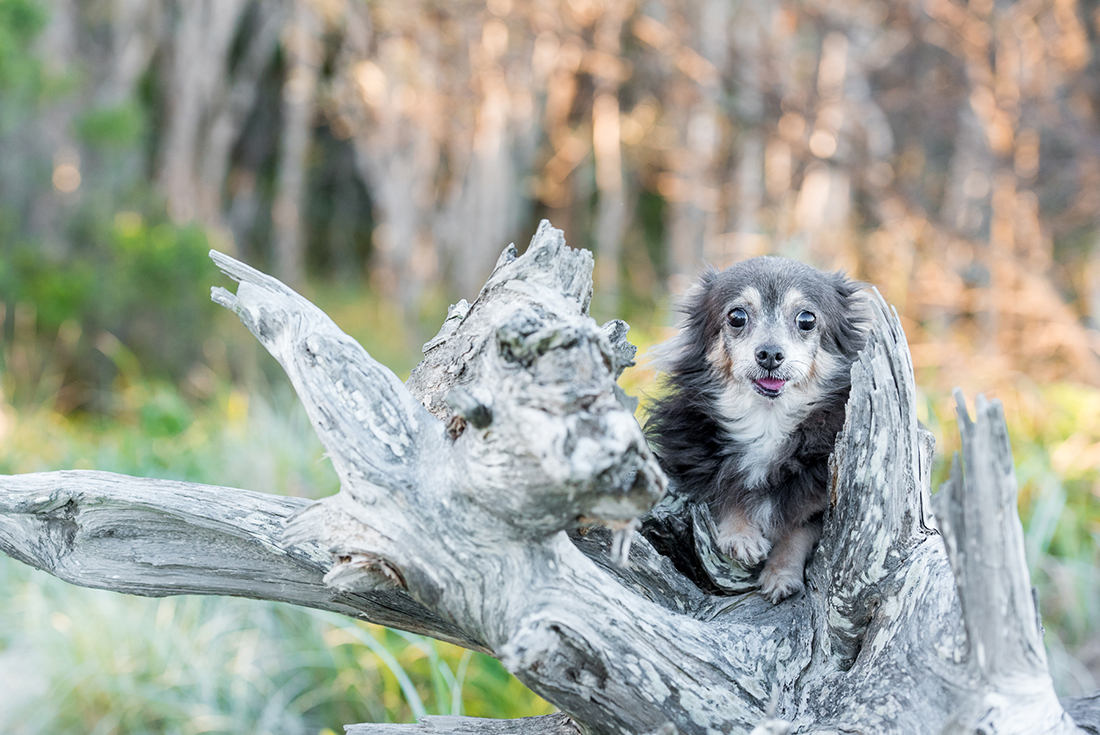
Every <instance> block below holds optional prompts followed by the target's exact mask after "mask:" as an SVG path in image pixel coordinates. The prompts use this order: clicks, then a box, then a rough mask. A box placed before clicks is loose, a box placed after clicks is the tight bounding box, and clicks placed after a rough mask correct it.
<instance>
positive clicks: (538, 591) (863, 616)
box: [0, 223, 1100, 735]
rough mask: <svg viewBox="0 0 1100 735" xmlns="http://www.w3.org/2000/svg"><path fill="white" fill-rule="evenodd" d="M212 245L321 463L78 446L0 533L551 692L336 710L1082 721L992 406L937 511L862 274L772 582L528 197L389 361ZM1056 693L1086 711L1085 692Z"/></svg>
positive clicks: (95, 568)
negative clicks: (237, 475)
mask: <svg viewBox="0 0 1100 735" xmlns="http://www.w3.org/2000/svg"><path fill="white" fill-rule="evenodd" d="M212 255H213V257H214V260H215V262H216V263H217V264H218V265H219V266H220V267H221V268H222V269H223V270H224V271H225V272H226V273H227V274H229V275H230V276H231V277H233V278H234V279H235V280H237V281H238V282H239V284H240V285H239V287H238V288H237V292H236V294H233V293H230V292H229V291H227V290H224V289H215V290H214V300H215V301H216V302H218V303H219V304H221V305H223V306H225V307H226V308H229V309H231V310H233V311H234V312H235V313H237V314H238V315H239V316H240V318H241V320H242V321H243V322H244V324H245V325H246V326H247V327H248V328H249V329H250V330H251V331H252V332H253V334H255V335H256V337H257V338H258V339H259V340H260V341H261V342H262V343H263V344H264V346H265V347H267V348H268V350H269V351H270V352H271V353H272V354H273V355H274V356H275V357H276V359H278V360H279V362H280V363H281V364H282V365H283V367H284V369H285V370H286V372H287V374H288V375H289V376H290V379H291V381H292V382H293V384H294V386H295V388H296V389H297V391H298V394H299V396H300V397H301V399H302V401H303V403H304V404H305V405H306V408H307V412H308V414H309V417H310V420H311V422H312V424H313V426H314V428H315V430H316V431H317V433H318V435H319V436H320V438H321V441H322V443H323V444H324V445H325V447H326V449H327V450H328V454H329V456H330V457H331V458H332V461H333V465H334V467H335V468H336V471H337V473H338V474H339V476H340V480H341V490H340V492H339V493H338V494H336V495H335V496H332V497H330V498H326V499H324V500H322V501H320V502H317V503H314V504H309V505H303V504H302V501H294V500H291V499H285V498H273V497H271V496H265V495H262V494H255V493H244V492H243V491H238V490H230V489H227V488H208V487H203V486H195V485H189V484H186V483H167V482H157V481H150V480H138V479H133V478H122V477H120V476H117V475H107V474H105V473H94V472H65V473H45V474H40V475H26V476H20V477H9V478H3V479H0V489H2V490H3V493H2V494H0V548H2V549H3V550H4V551H5V552H6V553H9V554H10V555H12V556H14V557H15V558H18V559H20V560H22V561H25V562H26V563H29V564H32V565H34V566H36V567H39V568H42V569H46V570H47V571H50V572H51V573H54V574H56V575H57V576H59V577H62V578H64V579H68V580H70V581H72V582H75V583H77V584H84V585H88V586H99V587H108V588H112V589H119V590H120V591H127V592H133V593H137V594H153V595H158V594H178V593H182V592H199V593H207V594H239V595H244V596H249V597H258V598H269V599H284V600H288V601H292V602H297V603H298V604H306V605H311V606H314V607H322V608H324V609H330V610H339V611H341V612H346V613H350V614H355V615H358V616H359V617H364V618H366V619H370V620H374V621H376V622H382V623H385V624H388V625H395V626H397V627H403V628H405V629H408V630H417V631H418V632H426V633H428V634H429V635H434V636H437V637H440V638H443V639H445V640H451V641H456V642H460V643H462V644H463V645H468V646H471V647H474V648H478V649H479V650H485V651H488V652H490V653H492V654H493V655H495V656H497V657H498V658H500V659H501V661H502V662H503V663H504V665H505V666H506V667H507V668H508V669H509V670H510V671H512V672H513V673H515V674H516V675H517V676H518V677H519V678H520V679H522V680H523V681H524V682H525V683H527V684H528V685H529V686H531V687H532V688H533V689H534V690H535V691H537V692H538V693H539V694H541V695H542V696H544V697H546V698H547V699H548V700H550V701H551V702H553V703H554V704H556V705H557V706H559V707H560V708H561V709H562V711H563V713H565V714H564V715H557V716H551V717H549V718H534V719H531V720H525V721H515V722H510V723H503V724H502V723H478V722H476V721H474V720H471V719H470V718H428V719H426V720H425V722H423V723H421V724H418V725H408V726H393V725H377V726H367V725H358V726H354V727H353V728H352V729H351V730H350V732H360V733H389V732H407V733H417V732H451V733H463V732H517V733H519V732H539V733H558V732H571V731H583V732H590V733H665V734H668V733H712V732H750V731H754V732H771V733H776V732H784V731H786V730H788V729H789V730H791V731H794V732H874V733H899V735H900V734H902V733H904V734H906V735H908V734H910V733H940V732H948V733H956V732H976V731H977V732H996V733H1037V732H1043V733H1062V732H1066V733H1069V732H1080V731H1081V730H1080V729H1079V728H1078V727H1077V725H1076V724H1075V723H1074V720H1073V719H1071V718H1070V715H1069V714H1067V712H1066V710H1063V705H1062V704H1061V703H1059V701H1058V700H1057V698H1056V697H1055V696H1054V693H1053V688H1052V686H1051V685H1050V678H1049V675H1048V674H1047V671H1046V660H1045V656H1044V654H1043V650H1042V642H1041V629H1040V627H1039V625H1038V618H1037V614H1036V610H1035V607H1034V602H1033V599H1032V596H1031V593H1030V582H1029V580H1028V575H1027V567H1026V565H1025V564H1024V559H1023V544H1022V536H1021V533H1020V529H1019V519H1018V517H1017V515H1016V513H1015V485H1014V481H1013V479H1012V462H1011V454H1010V451H1009V446H1008V441H1007V436H1006V434H1005V431H1004V422H1003V416H1002V415H1001V410H1000V406H999V404H998V403H992V404H991V403H988V402H985V401H984V399H979V401H978V405H977V417H976V420H975V421H973V422H971V421H970V420H969V418H968V417H967V416H966V415H965V412H964V413H963V420H962V421H961V422H960V426H961V431H962V435H963V458H962V459H963V461H962V462H961V463H959V462H956V468H955V471H954V472H953V473H952V480H951V481H950V482H949V483H948V485H947V486H946V487H945V489H944V490H943V492H941V493H940V495H939V496H938V497H939V498H940V500H937V503H939V506H938V511H939V514H938V518H939V521H940V524H939V528H942V531H941V530H939V528H938V527H937V523H936V521H935V520H934V518H933V515H932V510H931V507H932V503H931V502H930V500H929V466H930V461H931V453H932V442H931V438H930V435H929V434H928V433H927V432H924V431H923V430H921V429H920V428H919V426H918V425H917V421H916V413H915V400H914V399H915V389H914V383H913V371H912V364H911V361H910V359H909V355H908V350H907V347H906V343H905V339H904V334H903V333H902V330H901V327H900V324H899V322H898V319H897V316H896V314H894V313H893V312H892V310H890V309H889V308H888V307H887V306H886V304H885V303H884V302H883V301H882V299H881V298H877V297H876V298H875V299H873V300H872V301H873V311H874V326H873V329H872V334H871V336H870V339H869V342H868V345H867V348H866V349H865V350H864V352H863V353H862V354H861V356H860V358H859V360H858V361H857V363H856V364H855V365H854V366H853V374H852V377H853V381H852V383H853V389H852V394H851V399H850V401H849V405H848V413H847V419H846V424H845V428H844V430H843V432H842V433H841V435H840V437H839V438H838V441H837V449H836V452H835V454H834V457H833V459H832V462H831V469H832V482H831V488H830V489H831V495H832V503H831V506H830V508H829V509H828V511H827V513H826V519H825V530H824V535H823V537H822V540H821V543H820V546H819V547H818V549H817V551H816V552H815V554H814V557H813V559H812V561H811V563H810V565H809V567H808V569H807V580H808V585H807V589H806V591H805V592H804V593H801V594H798V595H796V596H794V597H792V598H790V599H788V600H785V601H783V602H781V603H780V604H778V605H772V604H770V603H768V602H767V601H766V600H764V599H763V598H762V597H761V596H760V595H758V594H757V593H756V591H755V577H754V575H753V573H752V570H744V569H740V568H738V567H737V566H735V565H734V564H732V563H731V562H730V561H729V560H728V559H726V558H725V557H723V556H722V555H721V554H720V553H719V551H718V549H717V546H716V544H715V542H714V532H713V524H712V522H711V520H710V518H709V516H708V514H707V513H706V511H705V510H704V509H702V508H700V507H698V506H693V505H691V504H690V503H689V502H687V501H686V500H685V499H684V498H682V497H678V496H677V495H676V492H675V488H674V487H673V488H668V490H669V492H668V494H667V495H666V487H665V480H664V476H663V475H662V473H661V472H660V470H659V468H658V467H657V464H656V462H655V459H654V457H653V455H652V454H651V452H650V450H649V448H648V446H647V445H646V443H645V441H644V438H643V436H642V434H641V430H640V428H639V427H638V425H637V423H636V422H635V421H634V418H633V415H632V414H633V402H632V400H631V399H629V398H628V397H627V396H625V394H623V393H622V391H621V390H620V389H619V388H618V386H617V385H616V383H615V379H616V378H617V377H618V375H619V373H620V372H621V370H622V369H623V368H624V367H626V366H627V365H628V364H629V363H630V362H631V360H632V358H633V350H632V348H631V347H630V345H629V343H627V342H626V339H625V334H626V326H625V324H623V323H621V322H611V323H609V324H607V325H604V326H603V327H599V326H597V325H596V324H595V322H593V321H592V320H591V318H589V317H588V316H587V308H588V302H589V299H590V298H591V287H592V283H591V271H592V258H591V256H590V255H589V254H588V253H587V252H585V251H573V250H570V249H569V248H567V247H566V246H565V243H564V240H563V239H562V236H561V233H560V232H559V231H557V230H554V229H552V228H550V227H549V226H548V224H546V223H544V224H543V225H542V226H541V227H540V229H539V232H538V233H537V234H536V236H535V239H534V240H533V241H532V243H531V246H530V247H529V249H528V251H527V252H526V253H525V254H524V255H523V256H522V257H520V256H517V254H516V251H515V249H514V248H511V247H510V248H508V249H506V250H505V252H504V253H503V254H502V255H501V257H500V260H499V261H498V263H497V266H496V268H495V270H494V271H493V274H492V275H491V276H490V278H489V280H488V282H487V283H486V285H485V287H484V288H483V289H482V291H481V293H480V294H479V296H478V298H477V299H476V300H475V301H474V302H473V303H472V304H467V303H465V302H461V303H460V304H458V305H456V306H455V307H452V309H451V311H450V313H449V314H448V317H447V319H446V321H445V322H444V324H443V327H442V329H441V330H440V333H439V335H437V337H436V338H435V339H433V340H432V341H431V342H429V343H428V344H427V345H426V346H425V360H424V362H423V363H422V364H421V365H420V366H419V367H418V368H417V370H416V371H414V373H413V375H412V377H411V378H410V379H409V382H408V385H407V386H406V385H404V384H402V383H401V382H400V381H399V380H398V379H397V378H396V377H395V376H394V375H393V373H392V372H390V371H389V370H388V369H386V368H385V367H383V366H381V365H379V364H378V363H377V362H375V361H374V360H373V359H372V358H371V357H370V356H369V355H368V354H367V353H366V352H365V351H364V350H363V349H362V348H361V347H360V346H359V345H358V344H356V343H355V342H354V340H352V339H351V338H350V337H348V336H347V335H345V334H343V333H342V332H340V331H339V329H338V328H337V327H336V326H335V324H333V323H332V321H331V320H329V319H328V317H326V316H325V315H324V314H323V313H321V312H320V311H319V310H318V309H317V308H316V307H315V306H313V305H312V304H310V303H309V302H308V301H306V300H305V299H303V298H302V297H301V296H299V295H297V294H295V293H294V292H293V291H291V290H290V289H289V288H287V287H286V286H284V285H283V284H281V283H280V282H278V281H276V280H274V279H272V278H270V277H268V276H265V275H263V274H261V273H259V272H257V271H255V270H253V269H251V268H249V267H248V266H245V265H243V264H241V263H239V262H237V261H235V260H233V259H231V258H228V257H226V256H224V255H221V254H219V253H213V254H212ZM963 465H965V469H966V475H965V477H964V476H963V474H962V466H963ZM662 497H663V499H662ZM641 516H645V523H644V526H643V527H642V529H641V532H638V531H636V530H635V529H636V527H637V522H636V519H638V518H639V517H641ZM288 518H289V520H288V521H287V523H286V530H285V534H284V535H283V537H282V538H280V537H279V531H280V529H281V528H282V524H283V523H284V521H286V520H287V519H288ZM196 536H198V537H199V538H202V539H204V541H203V543H201V544H198V545H196V544H194V543H192V542H191V541H192V539H193V538H195V537H196ZM184 539H186V540H187V541H188V542H189V543H188V544H187V545H186V548H184V545H183V544H182V540H184ZM945 541H946V543H945ZM196 546H197V548H198V549H199V550H198V551H196ZM326 553H327V554H328V556H329V558H330V559H331V566H330V568H329V569H328V571H327V573H325V574H324V578H323V585H322V583H321V582H320V581H319V577H320V575H321V574H322V570H323V569H324V568H325V567H326V558H325V555H326ZM1066 707H1067V708H1068V709H1069V711H1070V712H1071V713H1072V714H1073V717H1075V718H1077V719H1078V721H1080V722H1081V724H1082V725H1084V726H1086V727H1089V728H1090V729H1091V730H1092V731H1095V724H1096V722H1097V720H1098V717H1097V711H1098V709H1100V708H1098V707H1097V701H1096V698H1095V697H1093V698H1081V699H1078V700H1074V701H1072V702H1068V703H1066ZM565 715H567V716H568V717H566V716H565ZM574 727H575V728H576V730H571V729H570V728H574ZM754 728H756V729H755V730H754Z"/></svg>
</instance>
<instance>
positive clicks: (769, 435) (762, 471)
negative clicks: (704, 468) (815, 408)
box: [714, 386, 810, 490]
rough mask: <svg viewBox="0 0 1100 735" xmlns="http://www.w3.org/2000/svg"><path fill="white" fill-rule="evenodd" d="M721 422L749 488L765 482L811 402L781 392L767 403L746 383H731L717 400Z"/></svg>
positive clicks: (716, 404) (717, 411)
mask: <svg viewBox="0 0 1100 735" xmlns="http://www.w3.org/2000/svg"><path fill="white" fill-rule="evenodd" d="M714 407H715V409H716V418H717V419H718V425H719V427H720V428H721V430H722V431H723V432H724V433H725V439H726V441H727V442H729V444H728V445H727V446H728V447H729V448H730V449H731V450H732V452H731V454H733V455H734V456H735V457H736V458H737V459H736V462H737V469H738V472H739V474H740V475H741V478H742V482H743V483H744V486H745V488H747V489H750V490H751V489H756V488H758V487H760V486H762V485H764V484H765V481H766V480H767V479H768V475H769V473H770V472H771V470H772V469H773V467H774V465H775V463H776V461H777V460H778V459H779V458H780V457H781V456H782V455H783V454H784V453H786V451H787V447H788V445H789V444H790V442H791V437H792V436H793V434H794V432H795V429H797V428H798V426H799V424H801V423H802V422H803V421H804V420H805V418H806V416H807V414H808V413H809V409H810V404H809V403H808V402H806V401H804V400H803V401H800V400H797V399H795V397H794V396H781V397H780V398H779V399H776V400H775V401H772V402H770V403H764V402H763V401H761V400H759V399H757V398H756V397H755V396H753V395H751V391H749V390H746V389H745V388H744V387H743V386H738V387H729V388H727V389H726V390H724V391H722V392H721V393H720V394H719V395H718V397H717V400H716V401H715V406H714Z"/></svg>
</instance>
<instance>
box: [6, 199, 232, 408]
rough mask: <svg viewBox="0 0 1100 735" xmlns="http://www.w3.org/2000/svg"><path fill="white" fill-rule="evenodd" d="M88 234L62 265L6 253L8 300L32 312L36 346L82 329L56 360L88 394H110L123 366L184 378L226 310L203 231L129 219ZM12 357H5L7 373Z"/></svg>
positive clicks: (30, 250)
mask: <svg viewBox="0 0 1100 735" xmlns="http://www.w3.org/2000/svg"><path fill="white" fill-rule="evenodd" d="M84 234H85V238H84V239H83V241H82V242H83V247H82V248H81V249H80V250H79V251H78V252H77V253H75V254H74V255H73V256H72V257H69V258H66V259H63V260H60V261H58V260H54V259H52V258H50V257H49V256H47V255H46V254H44V253H43V252H42V250H40V249H38V248H35V247H32V246H22V247H14V246H13V247H11V248H9V250H8V253H7V254H5V253H4V250H3V249H2V248H0V256H3V257H2V259H0V299H2V302H0V303H3V305H4V306H5V307H6V308H7V309H9V310H11V311H12V312H14V311H16V310H17V309H22V310H23V311H24V312H26V313H29V314H30V315H31V316H32V318H33V322H34V332H35V339H37V340H39V341H42V342H45V343H49V342H52V341H53V340H55V339H56V338H57V335H58V334H59V332H60V331H61V329H62V327H63V325H66V324H72V325H75V327H76V328H77V331H78V332H79V335H80V337H79V339H78V341H77V343H76V344H75V345H73V346H72V349H71V350H70V351H68V352H66V353H65V354H59V355H55V359H57V360H59V361H61V362H62V364H60V365H57V366H55V367H56V368H57V369H58V370H60V371H61V372H63V373H64V374H65V376H66V381H67V382H68V383H70V384H75V386H74V387H76V388H78V389H79V391H80V392H82V393H83V394H85V395H86V396H87V395H90V394H92V393H93V392H94V391H96V390H103V389H106V388H107V387H109V384H110V381H111V380H113V379H114V378H115V377H116V376H117V375H118V374H119V373H120V372H121V368H122V365H121V364H120V362H119V361H120V360H124V361H126V362H127V364H129V365H133V366H140V369H141V370H142V371H144V372H145V373H147V374H149V375H150V376H153V377H156V376H162V377H168V378H172V379H179V378H180V377H182V375H184V374H185V372H186V371H187V369H189V368H190V367H191V365H192V364H193V363H194V362H195V360H196V358H197V356H198V355H199V354H201V345H202V342H203V340H204V339H206V337H207V336H208V333H209V330H210V328H211V325H212V323H213V319H214V315H215V314H216V313H217V307H216V306H214V305H213V304H211V303H210V300H209V295H208V294H209V284H210V282H211V280H212V279H213V277H214V275H215V273H214V271H213V269H212V267H211V266H210V260H209V258H208V257H207V251H208V249H209V246H208V243H207V240H206V235H205V233H204V232H203V230H202V229H200V228H198V227H195V226H182V227H181V226H177V225H173V224H170V223H168V222H166V221H148V220H146V218H144V217H142V216H141V215H140V214H138V213H136V212H122V213H120V214H118V215H116V216H115V217H114V218H113V220H112V222H111V223H110V224H109V225H104V226H97V224H96V223H93V224H92V225H91V226H88V227H86V228H84ZM9 336H14V335H11V333H9ZM120 348H124V349H120ZM43 349H45V348H43ZM104 355H105V356H106V357H107V358H109V360H111V361H112V362H113V363H114V369H109V368H110V364H109V363H104V360H103V357H104ZM126 356H129V357H126ZM10 357H11V355H5V354H4V353H2V352H0V368H2V367H4V364H5V358H8V359H10ZM135 369H136V368H135ZM10 395H13V397H14V398H15V399H16V400H17V401H18V400H20V397H21V396H27V395H28V392H27V391H26V390H25V386H16V388H15V389H14V390H12V393H11V394H10ZM33 395H34V394H33V392H31V393H30V394H29V397H31V398H33ZM77 403H86V400H85V401H77Z"/></svg>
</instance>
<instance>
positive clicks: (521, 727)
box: [345, 714, 581, 735]
mask: <svg viewBox="0 0 1100 735" xmlns="http://www.w3.org/2000/svg"><path fill="white" fill-rule="evenodd" d="M345 730H346V732H347V735H432V733H436V734H437V735H439V734H442V733H446V735H581V730H580V728H579V727H577V725H576V723H574V722H573V720H571V719H570V718H569V716H568V715H562V714H557V715H542V716H540V717H524V718H522V719H519V720H487V719H485V718H482V717H433V716H428V717H424V718H421V720H420V721H419V722H418V723H417V724H415V725H349V726H348V727H346V728H345Z"/></svg>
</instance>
